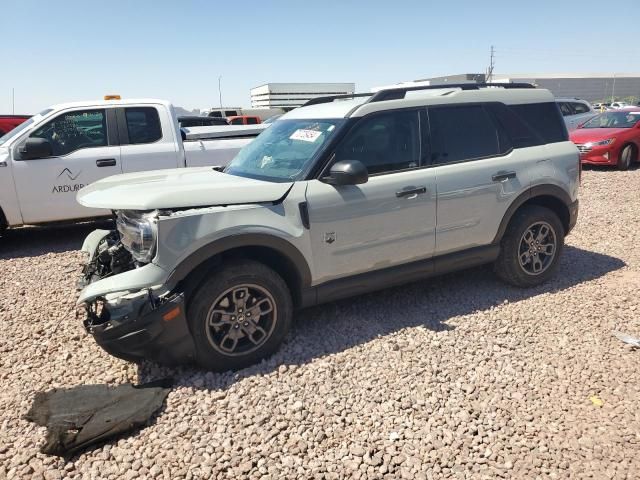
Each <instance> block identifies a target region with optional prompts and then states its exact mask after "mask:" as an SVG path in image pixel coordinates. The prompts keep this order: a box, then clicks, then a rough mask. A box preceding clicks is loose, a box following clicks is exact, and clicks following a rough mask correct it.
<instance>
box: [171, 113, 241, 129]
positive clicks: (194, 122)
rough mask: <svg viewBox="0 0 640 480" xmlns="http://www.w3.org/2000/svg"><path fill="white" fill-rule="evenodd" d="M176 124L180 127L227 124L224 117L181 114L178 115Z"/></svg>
mask: <svg viewBox="0 0 640 480" xmlns="http://www.w3.org/2000/svg"><path fill="white" fill-rule="evenodd" d="M178 125H180V128H189V127H211V126H220V125H229V122H228V121H227V119H226V118H220V117H198V116H195V115H194V116H182V117H178Z"/></svg>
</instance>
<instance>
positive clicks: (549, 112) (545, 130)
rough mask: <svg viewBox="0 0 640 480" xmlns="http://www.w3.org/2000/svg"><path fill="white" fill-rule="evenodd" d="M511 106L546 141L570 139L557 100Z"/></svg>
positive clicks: (554, 141)
mask: <svg viewBox="0 0 640 480" xmlns="http://www.w3.org/2000/svg"><path fill="white" fill-rule="evenodd" d="M509 108H510V109H511V110H512V111H513V112H514V113H515V114H516V115H518V117H520V118H521V119H522V121H524V122H525V123H526V124H527V125H528V126H529V127H531V129H532V130H533V131H534V132H535V133H536V134H537V135H538V136H539V137H540V138H541V139H542V140H543V141H544V143H557V142H564V141H567V140H568V139H569V136H568V134H567V128H566V126H565V123H564V120H563V119H562V115H561V114H560V110H559V108H558V105H557V104H556V103H555V102H545V103H527V104H522V105H510V106H509Z"/></svg>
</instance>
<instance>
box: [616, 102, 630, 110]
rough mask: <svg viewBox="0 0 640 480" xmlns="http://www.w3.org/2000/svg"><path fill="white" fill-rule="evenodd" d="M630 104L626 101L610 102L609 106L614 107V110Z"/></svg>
mask: <svg viewBox="0 0 640 480" xmlns="http://www.w3.org/2000/svg"><path fill="white" fill-rule="evenodd" d="M631 106H632V105H629V104H628V103H627V102H612V103H611V108H615V109H616V110H617V109H619V108H627V107H631Z"/></svg>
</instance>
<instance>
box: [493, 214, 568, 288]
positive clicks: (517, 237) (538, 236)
mask: <svg viewBox="0 0 640 480" xmlns="http://www.w3.org/2000/svg"><path fill="white" fill-rule="evenodd" d="M563 246H564V227H563V226H562V223H561V222H560V219H559V218H558V216H557V215H556V214H555V213H554V212H553V211H551V210H549V209H548V208H545V207H540V206H537V205H531V206H527V207H524V208H522V209H521V210H520V211H518V212H517V213H516V214H515V216H514V218H513V219H511V222H510V224H509V227H508V228H507V231H506V233H505V235H504V237H503V238H502V242H501V245H500V255H499V256H498V259H497V260H496V262H495V264H494V270H495V272H496V274H497V275H498V276H499V277H500V278H501V279H502V280H504V281H505V282H507V283H510V284H511V285H515V286H517V287H533V286H536V285H540V284H541V283H544V282H546V281H547V280H548V279H549V278H550V277H551V276H552V275H553V274H554V272H555V270H556V269H557V267H558V261H559V259H560V254H561V253H562V248H563Z"/></svg>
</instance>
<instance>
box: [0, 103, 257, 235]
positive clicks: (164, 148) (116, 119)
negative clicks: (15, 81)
mask: <svg viewBox="0 0 640 480" xmlns="http://www.w3.org/2000/svg"><path fill="white" fill-rule="evenodd" d="M265 128H268V125H250V126H221V127H194V128H190V129H182V130H180V128H179V127H178V122H177V119H176V114H175V110H174V108H173V106H172V105H171V104H170V103H169V102H166V101H163V100H120V99H118V100H105V101H89V102H78V103H65V104H61V105H55V106H53V107H50V108H47V109H46V110H43V111H42V112H40V113H38V114H37V115H34V116H33V117H31V118H30V119H29V120H27V121H26V122H24V123H22V124H21V125H20V126H18V127H17V128H15V129H14V130H12V131H11V132H9V133H8V134H6V135H4V136H3V137H1V138H0V231H1V230H2V229H3V228H6V227H13V226H19V225H24V224H38V223H47V222H57V221H65V220H74V219H81V218H90V217H99V216H103V215H109V214H110V212H109V211H107V210H98V209H93V210H91V209H87V208H86V207H83V206H81V205H80V204H78V203H77V202H76V193H77V192H78V190H80V189H81V188H82V187H84V186H86V185H88V184H90V183H92V182H95V181H96V180H99V179H101V178H104V177H108V176H111V175H115V174H118V173H130V172H139V171H145V170H158V169H168V168H184V167H202V166H217V165H226V164H227V163H228V162H229V161H230V160H231V159H232V158H233V157H234V156H235V155H236V153H237V152H238V151H239V150H240V148H242V147H243V146H244V145H246V144H247V143H249V142H251V141H252V140H253V138H255V137H256V136H257V135H258V134H259V133H260V132H261V131H262V130H264V129H265Z"/></svg>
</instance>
